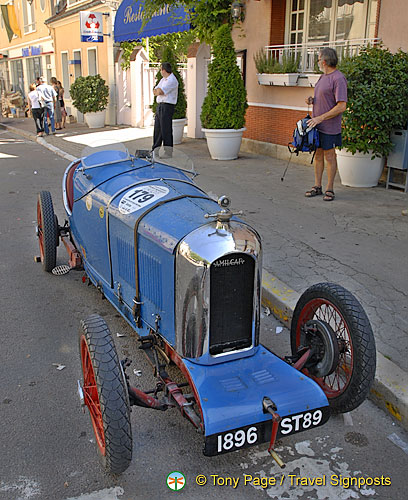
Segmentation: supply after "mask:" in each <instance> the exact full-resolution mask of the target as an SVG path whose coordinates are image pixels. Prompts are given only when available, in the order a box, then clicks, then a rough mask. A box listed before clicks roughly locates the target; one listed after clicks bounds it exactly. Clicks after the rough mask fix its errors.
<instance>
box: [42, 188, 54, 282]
mask: <svg viewBox="0 0 408 500" xmlns="http://www.w3.org/2000/svg"><path fill="white" fill-rule="evenodd" d="M37 227H38V243H39V245H40V257H41V263H42V267H43V269H44V271H46V272H48V273H49V272H51V271H52V270H53V269H54V267H55V264H56V261H57V243H56V242H57V240H58V226H57V224H56V217H55V214H54V207H53V205H52V198H51V193H50V192H49V191H41V192H40V193H38V198H37Z"/></svg>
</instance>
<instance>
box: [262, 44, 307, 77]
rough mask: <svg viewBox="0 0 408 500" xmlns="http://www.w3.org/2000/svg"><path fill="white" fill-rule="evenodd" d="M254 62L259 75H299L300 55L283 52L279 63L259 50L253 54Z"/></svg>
mask: <svg viewBox="0 0 408 500" xmlns="http://www.w3.org/2000/svg"><path fill="white" fill-rule="evenodd" d="M254 61H255V66H256V70H257V72H258V73H261V74H262V73H269V74H282V73H299V64H300V55H298V54H296V53H286V52H285V53H284V54H282V58H281V61H279V60H277V59H275V58H274V57H272V55H271V54H267V53H266V52H265V50H264V49H261V50H259V51H258V52H257V53H256V54H255V56H254Z"/></svg>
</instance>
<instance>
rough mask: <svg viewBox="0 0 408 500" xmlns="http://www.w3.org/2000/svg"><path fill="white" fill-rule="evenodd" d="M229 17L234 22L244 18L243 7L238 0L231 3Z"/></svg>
mask: <svg viewBox="0 0 408 500" xmlns="http://www.w3.org/2000/svg"><path fill="white" fill-rule="evenodd" d="M231 17H232V19H233V21H234V23H236V22H237V21H243V20H244V18H245V9H244V4H243V2H241V1H239V0H234V1H233V2H232V5H231Z"/></svg>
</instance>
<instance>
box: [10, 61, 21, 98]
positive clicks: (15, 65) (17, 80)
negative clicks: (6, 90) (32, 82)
mask: <svg viewBox="0 0 408 500" xmlns="http://www.w3.org/2000/svg"><path fill="white" fill-rule="evenodd" d="M10 69H11V90H12V91H13V92H16V91H19V92H21V95H23V96H24V74H23V61H22V60H21V59H17V60H16V61H10Z"/></svg>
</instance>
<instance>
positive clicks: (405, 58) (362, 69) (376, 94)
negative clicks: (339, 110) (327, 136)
mask: <svg viewBox="0 0 408 500" xmlns="http://www.w3.org/2000/svg"><path fill="white" fill-rule="evenodd" d="M339 69H340V71H342V72H343V73H344V75H345V76H346V78H347V83H348V103H347V109H346V111H345V113H344V114H343V122H342V128H343V147H344V148H345V149H347V150H348V151H350V152H351V153H353V154H354V153H355V152H356V151H359V152H361V153H368V152H369V151H372V153H373V155H374V156H378V157H380V156H387V155H388V154H389V153H390V152H391V151H392V149H393V143H392V142H391V139H390V137H391V131H392V129H394V128H399V127H403V128H404V129H405V128H406V124H407V120H408V54H407V53H405V52H402V51H399V52H397V53H395V54H392V53H391V52H390V51H389V50H388V49H385V48H383V47H380V46H375V47H366V48H364V49H362V50H361V51H360V53H359V55H356V56H352V57H347V58H345V59H344V60H342V62H341V64H340V65H339Z"/></svg>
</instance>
